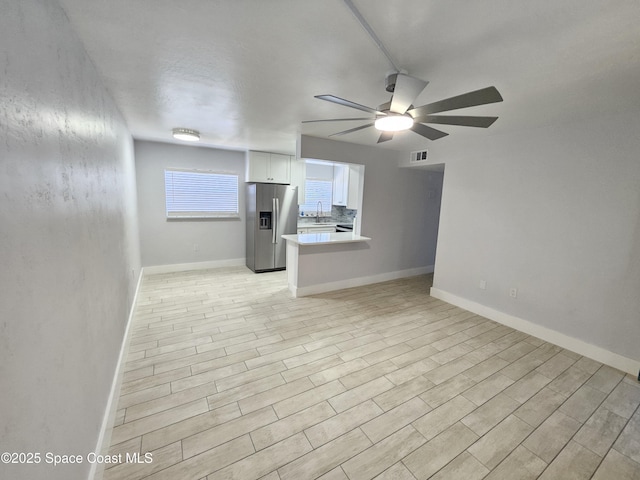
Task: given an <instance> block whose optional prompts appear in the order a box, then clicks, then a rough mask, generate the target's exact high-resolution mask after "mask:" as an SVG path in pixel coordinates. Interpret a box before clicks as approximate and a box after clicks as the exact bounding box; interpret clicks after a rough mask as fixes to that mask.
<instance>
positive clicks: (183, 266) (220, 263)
mask: <svg viewBox="0 0 640 480" xmlns="http://www.w3.org/2000/svg"><path fill="white" fill-rule="evenodd" d="M246 262H247V260H246V258H231V259H228V260H211V261H207V262H193V263H174V264H171V265H153V266H150V267H144V274H145V275H156V274H159V273H173V272H185V271H187V270H207V269H209V268H221V267H240V266H242V265H245V264H246Z"/></svg>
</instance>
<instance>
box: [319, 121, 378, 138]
mask: <svg viewBox="0 0 640 480" xmlns="http://www.w3.org/2000/svg"><path fill="white" fill-rule="evenodd" d="M369 127H373V123H368V124H366V125H361V126H360V127H356V128H350V129H349V130H344V131H342V132H338V133H333V134H331V135H329V136H330V137H337V136H339V135H346V134H347V133H352V132H357V131H358V130H364V129H365V128H369Z"/></svg>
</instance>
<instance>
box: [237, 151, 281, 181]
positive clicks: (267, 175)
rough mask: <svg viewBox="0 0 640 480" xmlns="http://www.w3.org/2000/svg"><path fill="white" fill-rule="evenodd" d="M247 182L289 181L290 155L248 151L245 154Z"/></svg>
mask: <svg viewBox="0 0 640 480" xmlns="http://www.w3.org/2000/svg"><path fill="white" fill-rule="evenodd" d="M246 181H247V182H258V183H282V184H286V185H288V184H290V183H291V157H290V156H289V155H282V154H279V153H268V152H254V151H250V152H249V154H248V156H247V176H246Z"/></svg>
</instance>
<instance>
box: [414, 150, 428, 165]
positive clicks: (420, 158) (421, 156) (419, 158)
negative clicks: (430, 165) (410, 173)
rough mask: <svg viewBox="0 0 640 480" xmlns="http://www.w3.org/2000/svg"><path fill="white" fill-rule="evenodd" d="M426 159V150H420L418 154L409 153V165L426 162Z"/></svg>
mask: <svg viewBox="0 0 640 480" xmlns="http://www.w3.org/2000/svg"><path fill="white" fill-rule="evenodd" d="M427 157H428V153H427V150H420V151H419V152H411V157H410V158H409V163H418V162H420V163H422V162H426V161H427Z"/></svg>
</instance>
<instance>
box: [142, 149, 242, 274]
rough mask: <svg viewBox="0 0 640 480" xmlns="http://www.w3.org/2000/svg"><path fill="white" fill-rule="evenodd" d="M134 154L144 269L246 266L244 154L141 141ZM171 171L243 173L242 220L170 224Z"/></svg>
mask: <svg viewBox="0 0 640 480" xmlns="http://www.w3.org/2000/svg"><path fill="white" fill-rule="evenodd" d="M135 153H136V155H135V156H136V172H137V179H138V180H137V181H138V208H139V217H140V249H141V252H142V265H143V266H145V267H149V266H158V265H174V264H183V263H196V262H213V261H219V262H225V261H231V262H234V261H235V263H238V264H244V257H245V235H246V227H245V222H244V219H245V203H244V196H245V193H244V192H245V183H244V178H245V177H244V176H245V153H244V152H239V151H231V150H219V149H214V148H202V147H192V146H181V145H172V144H169V143H157V142H142V141H136V142H135ZM171 167H173V168H194V169H202V170H214V171H222V172H232V173H236V174H238V175H239V179H238V180H239V190H238V192H239V197H240V198H239V209H240V218H235V219H229V218H226V219H222V218H220V219H206V220H171V221H167V218H166V211H165V193H164V169H165V168H171ZM194 245H195V248H194Z"/></svg>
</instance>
